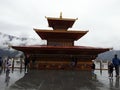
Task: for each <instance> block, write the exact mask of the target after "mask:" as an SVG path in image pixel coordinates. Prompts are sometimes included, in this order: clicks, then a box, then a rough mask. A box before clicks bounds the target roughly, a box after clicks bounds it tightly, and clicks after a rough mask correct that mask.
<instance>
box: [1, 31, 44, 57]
mask: <svg viewBox="0 0 120 90" xmlns="http://www.w3.org/2000/svg"><path fill="white" fill-rule="evenodd" d="M41 43H42V44H43V42H42V41H41V40H38V39H34V38H24V37H16V36H12V35H8V34H3V33H1V32H0V56H11V57H12V56H18V55H20V54H21V52H20V51H17V50H14V49H12V48H11V47H10V46H25V45H38V44H41Z"/></svg>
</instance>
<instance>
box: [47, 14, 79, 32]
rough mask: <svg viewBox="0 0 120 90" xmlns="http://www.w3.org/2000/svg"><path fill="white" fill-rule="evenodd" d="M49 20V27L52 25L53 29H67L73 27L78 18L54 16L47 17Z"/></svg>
mask: <svg viewBox="0 0 120 90" xmlns="http://www.w3.org/2000/svg"><path fill="white" fill-rule="evenodd" d="M46 18H47V21H48V25H49V27H52V28H53V30H57V29H61V30H67V29H68V28H71V27H72V26H73V24H74V22H75V20H77V19H71V18H62V16H60V18H53V17H46Z"/></svg>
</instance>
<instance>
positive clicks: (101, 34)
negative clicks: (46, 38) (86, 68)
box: [0, 0, 120, 49]
mask: <svg viewBox="0 0 120 90" xmlns="http://www.w3.org/2000/svg"><path fill="white" fill-rule="evenodd" d="M119 8H120V0H0V32H3V33H6V34H10V35H14V36H18V37H28V38H38V39H39V37H38V35H37V34H36V33H35V32H34V30H33V28H44V29H47V28H48V24H47V20H46V19H45V16H50V17H59V14H60V12H61V11H62V13H63V17H66V18H78V20H77V21H76V22H75V24H74V25H73V28H72V30H76V29H77V30H89V32H88V33H87V34H86V35H85V36H84V37H82V38H81V39H80V40H79V41H77V42H75V44H76V45H88V46H96V47H113V48H114V49H120V25H119V24H120V10H119Z"/></svg>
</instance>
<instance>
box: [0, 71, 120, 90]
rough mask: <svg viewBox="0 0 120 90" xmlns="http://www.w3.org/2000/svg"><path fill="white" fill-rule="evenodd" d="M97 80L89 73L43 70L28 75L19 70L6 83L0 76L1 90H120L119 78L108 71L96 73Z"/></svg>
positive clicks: (4, 76)
mask: <svg viewBox="0 0 120 90" xmlns="http://www.w3.org/2000/svg"><path fill="white" fill-rule="evenodd" d="M95 74H96V78H95V77H93V76H92V75H91V72H87V71H73V70H68V71H63V70H59V71H58V70H41V71H30V72H29V73H27V74H24V72H21V73H20V71H19V70H15V71H14V72H13V73H10V75H9V76H10V78H8V79H9V80H8V82H5V79H6V75H5V73H4V72H2V73H1V75H0V90H120V83H119V81H120V80H119V78H116V77H113V79H109V78H108V73H107V70H103V71H102V74H101V73H100V71H99V70H96V71H95Z"/></svg>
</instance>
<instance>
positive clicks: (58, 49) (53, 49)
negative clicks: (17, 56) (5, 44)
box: [12, 45, 110, 55]
mask: <svg viewBox="0 0 120 90" xmlns="http://www.w3.org/2000/svg"><path fill="white" fill-rule="evenodd" d="M12 48H14V49H17V50H20V51H23V52H27V53H38V54H69V55H72V54H73V55H97V54H99V53H102V52H105V51H108V50H110V48H95V47H87V46H40V45H37V46H35V45H33V46H12Z"/></svg>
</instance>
